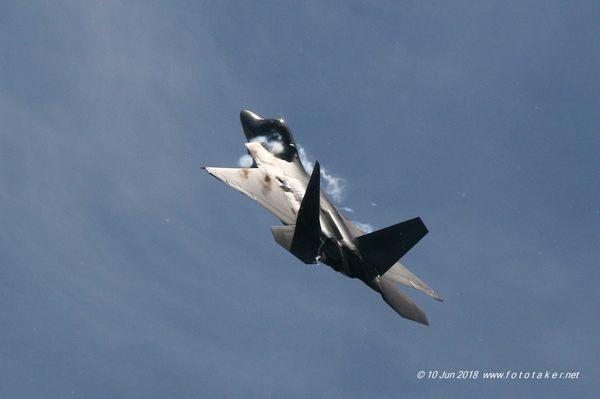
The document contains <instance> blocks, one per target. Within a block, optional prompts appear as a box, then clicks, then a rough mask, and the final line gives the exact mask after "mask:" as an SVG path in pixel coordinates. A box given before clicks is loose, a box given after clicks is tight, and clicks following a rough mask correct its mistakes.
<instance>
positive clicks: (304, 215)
mask: <svg viewBox="0 0 600 399" xmlns="http://www.w3.org/2000/svg"><path fill="white" fill-rule="evenodd" d="M320 199H321V188H320V167H319V163H318V162H316V163H315V167H314V169H313V172H312V175H311V176H310V179H309V181H308V186H307V187H306V191H305V193H304V198H302V202H301V203H300V210H299V211H298V217H297V218H296V224H295V225H293V226H276V227H271V231H272V232H273V237H274V238H275V241H276V242H277V243H278V244H279V245H281V246H282V247H284V248H285V249H287V250H288V251H290V252H291V253H292V254H293V255H294V256H296V257H297V258H298V259H300V260H301V261H302V262H304V263H307V264H310V263H316V259H317V256H318V255H319V248H320V246H321V239H320V236H321V223H320V221H319V215H320V213H321V205H320Z"/></svg>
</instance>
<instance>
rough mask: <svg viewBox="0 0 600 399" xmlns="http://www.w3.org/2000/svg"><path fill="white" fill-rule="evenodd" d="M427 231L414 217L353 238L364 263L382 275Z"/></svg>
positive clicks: (419, 219)
mask: <svg viewBox="0 0 600 399" xmlns="http://www.w3.org/2000/svg"><path fill="white" fill-rule="evenodd" d="M427 233H428V230H427V227H425V224H424V223H423V221H422V220H421V218H418V217H417V218H414V219H410V220H407V221H405V222H402V223H398V224H395V225H393V226H389V227H386V228H384V229H381V230H377V231H374V232H372V233H369V234H365V235H362V236H360V237H357V238H355V239H354V243H355V244H356V246H357V247H358V250H359V251H360V253H361V255H362V257H363V260H364V262H365V263H367V264H369V265H370V266H371V267H373V268H374V269H375V270H376V271H377V273H378V274H379V275H380V276H383V275H384V274H385V272H387V271H388V269H389V268H390V267H392V266H393V265H394V263H396V262H397V261H398V260H400V258H402V257H403V256H404V255H405V254H406V253H407V252H408V251H410V249H411V248H412V247H414V246H415V244H416V243H418V242H419V241H420V240H421V238H423V237H425V235H426V234H427Z"/></svg>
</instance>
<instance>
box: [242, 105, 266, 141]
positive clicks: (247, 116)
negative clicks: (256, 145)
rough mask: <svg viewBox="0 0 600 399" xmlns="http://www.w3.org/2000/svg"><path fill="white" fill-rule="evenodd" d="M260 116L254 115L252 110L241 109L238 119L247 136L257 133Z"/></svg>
mask: <svg viewBox="0 0 600 399" xmlns="http://www.w3.org/2000/svg"><path fill="white" fill-rule="evenodd" d="M261 120H262V118H261V117H260V116H258V115H256V114H255V113H254V112H252V111H248V110H247V109H243V110H241V111H240V121H241V122H242V128H243V129H244V134H245V135H246V137H247V138H251V137H254V136H256V135H257V134H259V132H258V124H259V122H260V121H261Z"/></svg>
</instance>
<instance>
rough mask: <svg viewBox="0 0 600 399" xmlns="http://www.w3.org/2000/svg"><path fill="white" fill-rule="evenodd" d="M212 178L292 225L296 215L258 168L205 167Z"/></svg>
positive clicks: (277, 186) (271, 181)
mask: <svg viewBox="0 0 600 399" xmlns="http://www.w3.org/2000/svg"><path fill="white" fill-rule="evenodd" d="M204 169H206V171H207V172H208V173H210V174H211V175H212V176H214V177H216V178H217V179H219V180H221V181H222V182H223V183H225V184H227V185H228V186H231V187H233V188H235V189H236V190H238V191H239V192H241V193H242V194H244V195H246V196H248V197H250V198H252V199H253V200H255V201H256V202H258V203H259V204H261V205H262V206H263V207H265V208H266V209H267V210H268V211H270V212H273V214H274V215H275V216H277V218H279V220H281V221H282V222H283V223H284V224H294V223H295V221H296V214H295V211H294V209H292V206H291V204H290V202H289V199H288V198H287V197H286V193H285V192H284V191H283V190H282V188H281V187H280V185H279V184H278V183H277V182H274V181H273V179H272V178H271V177H270V176H269V175H268V174H266V173H265V172H264V171H263V170H262V169H259V168H214V167H208V166H207V167H205V168H204Z"/></svg>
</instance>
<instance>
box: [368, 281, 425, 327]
mask: <svg viewBox="0 0 600 399" xmlns="http://www.w3.org/2000/svg"><path fill="white" fill-rule="evenodd" d="M379 284H380V287H379V288H380V289H381V296H383V300H384V301H385V302H386V303H387V304H388V305H390V306H391V308H392V309H394V310H395V311H396V313H398V314H399V315H400V316H402V317H404V318H405V319H409V320H413V321H416V322H417V323H421V324H425V325H426V326H428V325H429V322H428V321H427V316H426V315H425V312H423V310H421V308H419V307H418V306H417V305H416V304H415V303H414V302H413V301H412V300H411V299H410V298H409V297H408V296H407V295H406V294H405V293H404V292H402V290H401V289H400V287H398V286H397V285H396V283H395V282H394V281H393V280H391V279H389V278H387V277H386V276H382V277H380V278H379Z"/></svg>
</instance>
